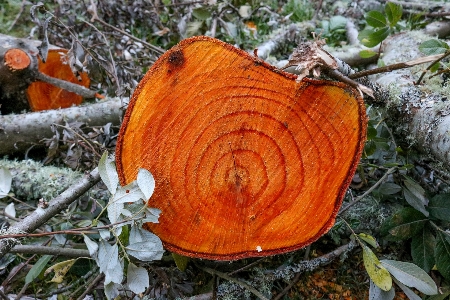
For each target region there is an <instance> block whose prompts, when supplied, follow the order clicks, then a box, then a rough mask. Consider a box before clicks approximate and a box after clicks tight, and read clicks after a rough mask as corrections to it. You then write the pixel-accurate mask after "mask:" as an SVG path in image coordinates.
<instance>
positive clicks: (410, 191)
mask: <svg viewBox="0 0 450 300" xmlns="http://www.w3.org/2000/svg"><path fill="white" fill-rule="evenodd" d="M403 184H404V185H405V189H403V195H404V196H405V200H406V201H407V202H408V203H409V205H411V206H412V207H414V208H415V209H417V210H418V211H420V212H421V213H423V214H424V215H425V216H427V217H428V215H429V214H430V213H429V212H428V211H427V210H426V209H425V205H428V199H427V197H426V196H425V190H424V189H423V188H422V187H421V186H420V185H419V184H418V183H417V182H415V181H414V180H412V179H410V178H408V177H405V180H403Z"/></svg>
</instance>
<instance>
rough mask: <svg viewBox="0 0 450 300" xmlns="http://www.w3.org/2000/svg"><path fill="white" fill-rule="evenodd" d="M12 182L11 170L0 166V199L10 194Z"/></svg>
mask: <svg viewBox="0 0 450 300" xmlns="http://www.w3.org/2000/svg"><path fill="white" fill-rule="evenodd" d="M11 183H12V175H11V172H10V171H9V170H8V169H6V168H3V167H1V168H0V199H1V198H3V197H6V196H8V193H9V191H10V190H11Z"/></svg>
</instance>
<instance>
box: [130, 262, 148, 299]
mask: <svg viewBox="0 0 450 300" xmlns="http://www.w3.org/2000/svg"><path fill="white" fill-rule="evenodd" d="M127 284H128V288H129V289H130V290H131V291H132V292H133V293H135V294H139V293H143V292H145V289H146V288H147V287H148V286H149V285H150V278H149V277H148V272H147V270H145V269H144V268H142V267H137V266H136V265H135V264H133V263H132V262H130V263H129V264H128V271H127Z"/></svg>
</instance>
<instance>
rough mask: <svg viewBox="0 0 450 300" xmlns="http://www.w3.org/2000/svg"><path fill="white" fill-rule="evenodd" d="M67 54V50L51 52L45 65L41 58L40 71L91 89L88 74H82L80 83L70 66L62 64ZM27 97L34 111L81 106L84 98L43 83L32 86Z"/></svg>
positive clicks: (53, 50)
mask: <svg viewBox="0 0 450 300" xmlns="http://www.w3.org/2000/svg"><path fill="white" fill-rule="evenodd" d="M65 53H67V50H65V49H51V50H49V51H48V55H47V60H46V62H45V63H44V62H42V60H41V59H40V58H39V66H38V69H39V71H40V72H41V73H43V74H45V75H48V76H51V77H55V78H58V79H63V80H66V81H69V82H71V83H76V84H79V85H82V86H84V87H86V88H87V87H89V84H90V80H89V77H88V75H87V73H84V72H83V73H81V74H80V77H81V81H79V80H78V78H77V77H76V76H75V75H74V74H73V73H72V69H71V68H70V66H69V65H68V64H64V63H63V62H62V60H61V57H62V55H64V54H65ZM27 96H28V103H29V104H30V108H31V110H32V111H41V110H48V109H57V108H66V107H70V106H72V105H79V104H81V102H82V101H83V97H82V96H80V95H77V94H75V93H73V92H69V91H66V90H64V89H62V88H59V87H56V86H54V85H51V84H49V83H46V82H41V81H36V82H33V83H32V84H30V86H29V87H28V89H27Z"/></svg>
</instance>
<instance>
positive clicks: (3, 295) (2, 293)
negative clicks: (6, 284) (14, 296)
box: [0, 289, 9, 300]
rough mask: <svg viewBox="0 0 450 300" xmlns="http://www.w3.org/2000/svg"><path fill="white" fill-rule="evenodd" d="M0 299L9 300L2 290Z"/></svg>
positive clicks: (0, 290)
mask: <svg viewBox="0 0 450 300" xmlns="http://www.w3.org/2000/svg"><path fill="white" fill-rule="evenodd" d="M0 297H1V298H2V299H3V300H9V298H8V297H7V296H6V295H5V293H4V292H3V290H2V289H0Z"/></svg>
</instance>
